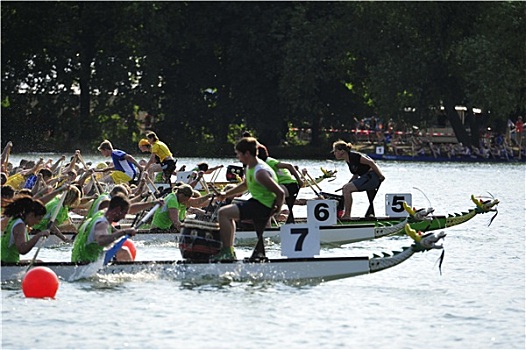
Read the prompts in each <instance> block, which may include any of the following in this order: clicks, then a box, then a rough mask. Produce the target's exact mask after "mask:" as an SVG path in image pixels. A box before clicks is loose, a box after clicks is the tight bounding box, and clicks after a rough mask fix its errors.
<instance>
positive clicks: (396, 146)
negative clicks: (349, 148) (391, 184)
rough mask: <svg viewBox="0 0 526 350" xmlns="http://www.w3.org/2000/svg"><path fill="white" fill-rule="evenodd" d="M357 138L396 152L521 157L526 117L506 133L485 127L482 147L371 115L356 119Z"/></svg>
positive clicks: (441, 155) (520, 119)
mask: <svg viewBox="0 0 526 350" xmlns="http://www.w3.org/2000/svg"><path fill="white" fill-rule="evenodd" d="M355 121H356V126H355V131H354V133H355V135H354V136H355V140H354V142H355V143H357V144H360V143H368V144H371V145H377V146H384V152H386V153H389V154H393V155H411V156H424V155H425V156H433V157H435V158H438V157H448V158H455V157H471V158H482V159H490V158H494V159H499V158H500V159H506V160H511V159H514V158H517V159H521V158H522V157H524V156H525V153H524V147H523V145H522V144H523V137H522V136H523V133H524V123H523V121H522V117H521V116H519V117H517V120H516V121H515V122H513V121H511V120H509V121H508V125H507V130H506V132H505V133H497V132H493V131H492V129H491V128H487V129H486V130H483V131H482V132H481V135H480V142H479V145H478V147H477V146H475V145H471V146H465V145H463V144H462V142H440V140H438V142H437V140H434V137H433V136H432V135H431V134H430V133H427V132H426V131H423V130H420V128H419V127H417V126H414V125H413V126H411V127H407V126H406V125H402V126H397V125H396V124H395V122H394V121H393V119H389V120H388V122H387V123H386V125H385V127H384V124H383V122H382V121H381V120H379V119H377V118H375V117H371V118H363V119H361V120H358V119H357V118H355Z"/></svg>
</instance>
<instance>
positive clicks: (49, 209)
mask: <svg viewBox="0 0 526 350" xmlns="http://www.w3.org/2000/svg"><path fill="white" fill-rule="evenodd" d="M59 201H60V196H57V197H55V198H53V199H52V200H50V201H49V202H48V203H46V215H44V217H43V218H42V220H40V222H39V223H38V224H36V225H35V226H33V229H35V230H37V231H44V230H46V229H47V225H48V224H49V221H50V220H51V215H52V214H53V212H54V211H55V208H56V207H57V205H58V202H59ZM68 211H69V208H68V207H66V206H65V205H64V206H62V208H60V210H59V212H58V215H57V218H56V219H55V224H56V225H57V226H59V225H60V224H62V223H63V222H65V221H66V220H67V219H68Z"/></svg>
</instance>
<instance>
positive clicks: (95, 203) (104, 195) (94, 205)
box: [86, 193, 111, 219]
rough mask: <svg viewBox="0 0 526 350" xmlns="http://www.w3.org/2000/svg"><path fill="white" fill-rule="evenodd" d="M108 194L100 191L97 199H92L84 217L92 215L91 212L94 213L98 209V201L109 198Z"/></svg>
mask: <svg viewBox="0 0 526 350" xmlns="http://www.w3.org/2000/svg"><path fill="white" fill-rule="evenodd" d="M110 199H111V198H110V195H109V194H108V193H101V194H100V195H99V196H98V197H97V199H95V200H94V201H93V203H91V207H90V208H89V210H88V213H87V214H86V219H87V218H90V217H92V216H93V214H95V213H96V212H98V211H99V206H100V203H101V202H102V201H104V200H110Z"/></svg>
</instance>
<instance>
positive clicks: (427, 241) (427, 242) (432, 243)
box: [405, 224, 446, 274]
mask: <svg viewBox="0 0 526 350" xmlns="http://www.w3.org/2000/svg"><path fill="white" fill-rule="evenodd" d="M405 232H406V234H407V235H408V236H409V237H411V238H412V239H413V240H414V241H415V242H414V243H413V245H412V246H411V248H412V249H413V251H414V252H425V251H428V250H431V249H442V254H440V257H439V258H438V260H437V262H438V263H439V264H438V269H439V271H440V274H442V263H443V262H444V245H443V244H437V243H438V242H439V241H440V240H441V239H444V238H445V237H446V234H445V233H444V231H440V232H429V233H426V234H422V232H416V231H415V230H413V229H412V228H411V226H410V225H409V224H406V225H405Z"/></svg>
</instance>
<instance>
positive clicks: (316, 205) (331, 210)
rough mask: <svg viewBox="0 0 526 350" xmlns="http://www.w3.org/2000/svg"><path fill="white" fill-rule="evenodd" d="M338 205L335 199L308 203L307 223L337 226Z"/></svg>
mask: <svg viewBox="0 0 526 350" xmlns="http://www.w3.org/2000/svg"><path fill="white" fill-rule="evenodd" d="M337 203H338V202H337V201H335V200H334V199H323V200H317V199H316V200H309V201H307V222H308V223H309V224H313V225H317V226H322V225H336V222H337V220H338V214H337V212H336V209H337V208H336V207H337Z"/></svg>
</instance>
